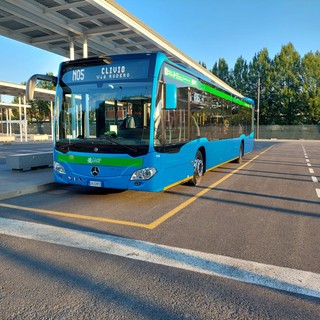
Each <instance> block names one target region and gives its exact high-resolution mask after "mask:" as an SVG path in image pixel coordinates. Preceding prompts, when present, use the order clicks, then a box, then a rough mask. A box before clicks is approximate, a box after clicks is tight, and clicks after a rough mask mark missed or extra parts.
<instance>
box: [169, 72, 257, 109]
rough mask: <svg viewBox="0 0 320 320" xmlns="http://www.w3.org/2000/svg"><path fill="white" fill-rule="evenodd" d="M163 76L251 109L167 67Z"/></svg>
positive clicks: (246, 104)
mask: <svg viewBox="0 0 320 320" xmlns="http://www.w3.org/2000/svg"><path fill="white" fill-rule="evenodd" d="M165 75H166V76H168V77H170V78H172V79H175V80H177V81H180V82H182V83H184V84H187V85H189V86H191V87H193V88H197V89H200V90H203V91H205V92H208V93H211V94H213V95H215V96H217V97H220V98H222V99H225V100H228V101H231V102H234V103H237V104H240V105H241V106H243V107H246V108H250V109H251V108H252V106H251V105H250V104H249V103H247V102H244V101H242V100H240V99H237V98H234V97H232V96H230V95H229V94H227V93H224V92H222V91H220V90H217V89H215V88H213V87H210V86H209V85H207V84H205V83H201V82H200V81H199V80H196V79H195V78H193V77H189V76H187V75H186V74H184V73H180V72H177V71H176V70H173V69H170V68H168V67H165Z"/></svg>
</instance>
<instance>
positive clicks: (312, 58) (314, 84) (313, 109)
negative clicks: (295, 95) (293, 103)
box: [301, 51, 320, 124]
mask: <svg viewBox="0 0 320 320" xmlns="http://www.w3.org/2000/svg"><path fill="white" fill-rule="evenodd" d="M301 78H302V87H303V103H304V105H305V106H306V109H307V111H306V116H307V121H308V120H309V121H310V123H311V124H318V123H320V52H319V51H316V53H315V54H313V53H312V52H309V53H307V54H306V55H305V56H304V57H303V58H302V61H301Z"/></svg>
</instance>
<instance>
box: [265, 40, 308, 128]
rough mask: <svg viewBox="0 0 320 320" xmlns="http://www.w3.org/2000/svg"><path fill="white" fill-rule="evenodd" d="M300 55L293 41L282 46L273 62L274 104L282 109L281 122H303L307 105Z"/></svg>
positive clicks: (279, 121)
mask: <svg viewBox="0 0 320 320" xmlns="http://www.w3.org/2000/svg"><path fill="white" fill-rule="evenodd" d="M300 61H301V59H300V55H299V53H298V52H297V51H296V50H295V48H294V46H293V45H292V43H289V44H287V45H285V46H282V48H281V52H280V53H279V54H277V55H276V56H275V58H274V62H273V72H272V79H271V80H272V82H273V86H274V89H275V94H276V95H275V97H274V101H273V103H274V105H275V107H276V108H277V109H279V110H280V114H279V116H280V118H279V119H276V120H277V122H278V123H279V124H288V125H292V124H302V123H303V119H304V117H305V112H306V110H305V106H303V105H302V104H301V102H302V82H301V78H300V74H301V63H300Z"/></svg>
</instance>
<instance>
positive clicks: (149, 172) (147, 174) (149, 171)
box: [130, 168, 157, 180]
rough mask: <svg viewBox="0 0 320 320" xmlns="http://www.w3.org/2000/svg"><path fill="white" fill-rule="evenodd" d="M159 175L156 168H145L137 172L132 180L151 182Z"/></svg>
mask: <svg viewBox="0 0 320 320" xmlns="http://www.w3.org/2000/svg"><path fill="white" fill-rule="evenodd" d="M156 173H157V170H156V168H143V169H139V170H137V171H135V172H134V173H133V174H132V176H131V178H130V180H149V179H151V178H152V177H153V176H154V175H155V174H156Z"/></svg>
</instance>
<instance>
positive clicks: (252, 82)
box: [247, 48, 278, 125]
mask: <svg viewBox="0 0 320 320" xmlns="http://www.w3.org/2000/svg"><path fill="white" fill-rule="evenodd" d="M272 72H273V71H272V61H271V59H270V58H269V52H268V50H267V49H266V48H264V49H262V50H261V51H260V52H258V53H257V54H255V55H254V57H253V59H252V62H251V63H250V64H249V75H248V84H247V85H248V91H247V95H248V96H249V97H252V98H253V99H255V100H256V105H257V103H258V101H257V100H258V79H259V78H260V119H259V121H260V123H261V124H262V125H265V124H268V123H269V124H270V123H272V122H274V120H275V116H276V114H277V111H278V110H277V109H276V108H275V109H274V108H273V99H274V88H273V86H272V81H271V77H272Z"/></svg>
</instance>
